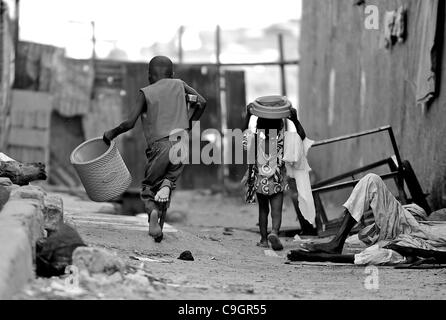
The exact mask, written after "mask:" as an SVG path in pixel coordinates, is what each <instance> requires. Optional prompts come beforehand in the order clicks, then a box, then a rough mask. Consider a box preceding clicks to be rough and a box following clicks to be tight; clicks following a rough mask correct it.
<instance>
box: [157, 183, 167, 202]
mask: <svg viewBox="0 0 446 320" xmlns="http://www.w3.org/2000/svg"><path fill="white" fill-rule="evenodd" d="M169 196H170V188H169V187H162V188H161V189H159V190H158V192H157V193H156V195H155V201H158V202H167V201H169Z"/></svg>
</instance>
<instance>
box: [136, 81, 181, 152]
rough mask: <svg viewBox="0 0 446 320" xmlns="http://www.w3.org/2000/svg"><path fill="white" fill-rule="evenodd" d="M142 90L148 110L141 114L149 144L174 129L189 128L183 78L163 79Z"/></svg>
mask: <svg viewBox="0 0 446 320" xmlns="http://www.w3.org/2000/svg"><path fill="white" fill-rule="evenodd" d="M141 91H142V92H143V93H144V96H145V98H146V105H147V110H146V111H145V112H144V113H143V114H142V115H141V121H142V126H143V131H144V136H145V138H146V141H147V144H151V143H153V142H155V141H157V140H159V139H161V138H165V137H168V136H169V135H170V134H171V133H172V131H174V130H178V129H188V128H189V120H188V116H187V105H186V96H185V95H186V92H185V89H184V84H183V81H182V80H180V79H161V80H159V81H157V82H156V83H154V84H151V85H149V86H147V87H145V88H142V89H141Z"/></svg>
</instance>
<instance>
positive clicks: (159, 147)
mask: <svg viewBox="0 0 446 320" xmlns="http://www.w3.org/2000/svg"><path fill="white" fill-rule="evenodd" d="M173 75H174V72H173V64H172V61H171V60H170V59H169V58H167V57H165V56H156V57H154V58H153V59H152V60H151V61H150V62H149V85H148V86H147V87H144V88H142V89H140V92H139V96H138V100H137V103H136V106H135V108H134V109H133V110H132V111H131V114H130V117H129V119H128V120H126V121H124V122H122V123H121V124H120V125H119V126H118V127H116V128H114V129H112V130H109V131H106V132H105V133H104V136H103V139H104V141H105V142H106V143H110V141H111V140H113V139H114V138H116V137H117V136H118V135H120V134H121V133H124V132H126V131H129V130H130V129H132V128H133V127H134V126H135V123H136V121H137V120H138V118H139V117H141V121H142V126H143V131H144V136H145V139H146V141H147V149H146V157H147V164H146V168H145V178H144V180H143V181H142V190H141V199H142V200H143V201H144V205H145V208H146V212H147V214H148V215H149V234H150V235H151V236H152V237H153V238H154V239H155V241H156V242H160V241H161V240H162V238H163V232H162V231H163V224H164V219H165V216H166V211H167V208H168V207H169V204H170V200H171V194H172V190H173V189H175V183H176V181H177V179H178V178H179V176H180V175H181V173H182V171H183V168H184V164H183V163H177V164H173V163H172V162H171V161H170V159H169V151H170V149H171V147H172V146H174V145H175V144H176V143H181V142H180V141H171V139H169V137H170V136H171V135H172V134H173V133H175V132H178V131H180V130H189V129H190V124H191V123H192V121H197V120H199V119H200V117H201V115H202V114H203V111H204V108H205V106H206V100H205V99H204V98H203V97H202V96H201V95H200V94H198V92H197V91H196V90H195V89H193V88H192V87H190V86H188V85H187V84H186V83H185V82H184V81H182V80H180V79H173ZM187 94H191V95H195V96H197V102H196V103H194V104H192V105H191V108H190V110H188V109H187V105H186V95H187Z"/></svg>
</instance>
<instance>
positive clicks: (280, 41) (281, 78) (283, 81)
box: [278, 33, 287, 96]
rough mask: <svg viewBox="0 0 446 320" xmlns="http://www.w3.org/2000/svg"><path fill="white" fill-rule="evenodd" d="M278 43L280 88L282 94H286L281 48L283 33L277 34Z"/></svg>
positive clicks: (283, 56) (283, 55)
mask: <svg viewBox="0 0 446 320" xmlns="http://www.w3.org/2000/svg"><path fill="white" fill-rule="evenodd" d="M278 40H279V41H278V42H279V43H278V44H279V59H280V60H279V67H280V88H281V93H282V95H283V96H286V95H287V92H286V73H285V63H284V62H285V54H284V48H283V34H281V33H280V34H279V35H278Z"/></svg>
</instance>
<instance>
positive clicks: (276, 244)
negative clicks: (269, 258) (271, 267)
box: [268, 233, 283, 251]
mask: <svg viewBox="0 0 446 320" xmlns="http://www.w3.org/2000/svg"><path fill="white" fill-rule="evenodd" d="M268 241H269V242H271V247H272V248H273V250H274V251H280V250H282V249H283V245H282V242H280V239H279V237H278V236H277V234H275V233H270V234H269V235H268Z"/></svg>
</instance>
